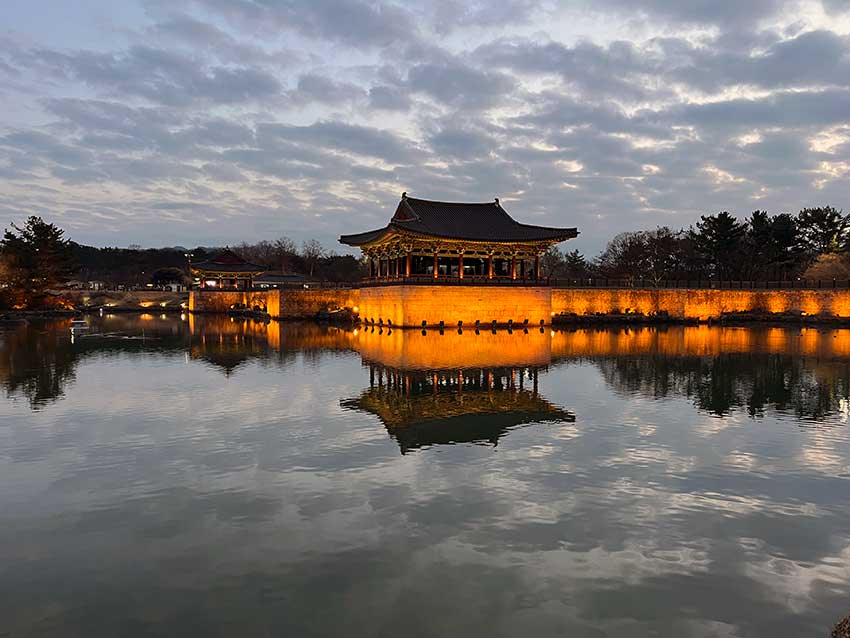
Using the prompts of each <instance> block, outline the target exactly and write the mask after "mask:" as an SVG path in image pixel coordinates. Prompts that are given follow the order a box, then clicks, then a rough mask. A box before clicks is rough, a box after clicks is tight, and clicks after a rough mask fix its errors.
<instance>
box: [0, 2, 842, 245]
mask: <svg viewBox="0 0 850 638" xmlns="http://www.w3.org/2000/svg"><path fill="white" fill-rule="evenodd" d="M841 5H842V3H835V2H828V1H827V2H826V3H825V4H824V7H825V8H826V9H827V10H829V11H832V12H833V13H831V14H830V16H831V17H830V18H828V19H826V18H824V15H825V14H824V13H823V11H821V9H820V8H818V7H817V6H816V5H815V0H805V2H802V1H801V2H797V0H793V1H792V0H788V1H787V2H786V1H784V0H754V1H753V2H749V3H731V2H725V3H718V2H709V1H708V0H706V1H705V2H703V1H699V2H690V3H685V2H673V1H672V0H671V1H666V0H639V1H638V2H626V1H625V0H600V2H594V3H590V2H584V0H582V2H581V3H573V4H571V5H570V6H569V7H568V8H566V9H565V8H564V7H562V6H557V5H556V4H555V3H538V2H531V1H529V0H509V1H508V2H495V0H476V1H474V2H469V3H468V2H458V1H456V0H436V1H434V2H429V3H425V4H422V3H420V4H415V3H407V2H401V1H398V2H396V1H385V2H367V1H366V0H343V1H342V2H339V1H333V2H332V1H331V0H317V1H316V2H309V3H307V2H303V1H301V0H274V1H270V0H269V1H267V0H237V1H232V0H170V1H168V2H165V0H144V2H143V5H141V9H140V11H139V15H142V16H143V18H132V19H130V18H127V19H126V20H125V21H124V22H123V23H121V24H116V25H115V26H114V28H113V29H112V30H110V31H108V32H107V31H106V30H102V31H101V32H102V33H103V36H104V37H103V38H102V39H101V40H99V41H98V42H96V43H89V42H88V41H87V40H86V39H85V38H84V37H83V36H82V35H80V34H82V33H87V32H86V31H84V30H83V27H82V22H81V23H80V24H69V25H67V28H66V29H64V32H65V33H67V34H68V37H66V38H64V39H56V38H50V39H48V38H47V37H46V36H44V35H43V34H39V33H38V32H36V31H31V30H30V31H28V30H27V28H26V22H25V21H24V20H21V21H20V23H19V25H18V26H16V25H15V24H14V23H15V20H14V16H13V18H12V21H11V27H10V30H9V31H7V32H6V33H5V34H4V35H3V36H1V37H0V74H2V77H3V78H4V80H5V81H4V82H3V83H2V84H3V86H2V88H1V89H0V92H2V96H3V103H4V106H6V105H8V106H9V107H10V108H9V109H7V110H8V112H9V113H10V114H11V115H10V117H8V118H7V123H6V124H5V126H3V125H2V124H0V127H2V128H0V175H2V176H3V180H2V183H1V184H0V205H2V206H4V207H6V208H8V207H9V206H10V202H12V203H14V208H15V210H18V211H20V213H21V214H25V213H28V212H36V213H38V214H41V213H49V212H50V211H51V210H57V211H60V210H61V211H69V212H68V213H67V214H66V215H65V216H64V217H63V220H62V221H65V222H69V228H73V231H74V234H75V239H78V240H81V241H92V242H99V241H101V239H99V238H102V237H103V233H104V232H105V231H104V227H103V223H102V222H101V221H99V220H101V219H102V218H101V217H98V215H105V216H109V218H110V220H111V221H110V222H109V224H110V231H109V232H110V235H109V237H110V238H111V237H113V235H112V234H111V233H113V232H120V229H121V228H127V229H129V228H132V229H133V232H134V233H137V234H139V235H140V239H142V240H144V241H150V242H151V243H181V244H184V245H190V244H192V243H194V242H195V236H194V235H193V233H201V234H203V235H204V237H205V241H208V240H209V238H210V237H211V236H212V235H213V234H215V233H219V234H220V236H221V238H222V241H231V240H232V237H231V236H230V231H227V230H224V229H226V228H232V224H231V220H232V219H233V216H234V215H238V216H240V219H243V220H256V221H255V222H251V223H244V224H240V227H239V228H240V232H244V233H245V234H246V236H245V237H244V239H246V240H251V239H261V238H262V236H260V235H259V233H261V232H267V231H268V232H273V233H280V232H283V230H284V229H287V230H288V232H290V231H291V232H292V233H293V234H295V235H297V236H298V238H299V239H304V238H308V237H309V236H310V235H312V234H316V235H317V236H318V237H320V239H322V241H324V242H325V243H326V244H329V245H333V242H334V241H335V238H336V236H338V235H339V234H340V233H344V232H356V231H359V230H363V227H368V226H370V225H373V224H376V223H377V224H380V223H383V222H385V221H386V216H387V214H388V213H389V211H388V209H389V208H391V207H392V205H393V203H394V201H395V199H396V198H397V196H398V193H399V192H401V191H402V190H408V191H410V192H415V193H417V194H418V195H420V196H423V197H433V198H446V199H454V200H463V199H475V200H479V199H483V200H489V199H490V198H492V197H495V196H500V197H501V198H502V199H503V201H505V202H511V210H512V212H515V213H516V214H517V216H518V217H520V218H522V219H524V220H526V221H530V222H536V223H544V224H551V225H578V226H579V227H580V228H581V230H582V234H581V236H580V237H579V239H578V240H576V241H573V242H571V244H572V245H573V246H575V247H577V248H580V249H582V250H586V251H587V252H590V253H594V252H596V250H598V249H599V248H601V246H602V245H604V243H605V242H606V241H607V239H609V236H610V234H611V231H610V229H611V228H612V227H615V228H618V229H623V230H628V229H635V228H642V227H652V226H654V225H656V224H659V223H662V224H665V225H671V226H674V227H678V226H687V225H688V224H690V223H692V222H693V220H694V219H696V218H698V216H699V214H701V213H704V212H706V211H710V210H719V209H730V210H733V211H738V212H741V213H742V214H747V213H749V211H750V210H751V209H752V208H754V207H758V208H767V209H769V210H788V209H792V210H793V209H795V208H797V207H801V206H803V205H805V204H807V203H811V202H817V203H832V204H834V205H836V206H839V207H842V206H843V207H844V208H850V205H848V204H847V203H846V201H847V199H848V197H850V184H849V183H848V180H847V179H846V175H847V171H846V163H847V162H848V157H850V151H848V148H850V135H848V134H847V133H846V131H847V130H848V128H850V115H848V114H850V38H848V35H847V33H846V29H845V28H844V26H843V25H844V22H843V19H844V18H843V15H842V13H841V12H840V11H839V10H840V9H841V8H842V6H841ZM81 11H83V13H84V9H81ZM84 17H85V16H84V15H83V14H81V17H80V20H81V21H82V20H83V19H84ZM88 17H89V18H92V19H91V20H90V22H89V23H87V24H99V23H97V22H96V21H95V20H94V19H93V16H88ZM116 20H118V21H119V22H120V21H121V18H116ZM16 28H18V29H20V31H15V29H16ZM97 28H100V29H103V27H97ZM71 36H74V37H71ZM127 202H132V204H127ZM186 202H195V204H196V205H194V206H186V205H185V203H186ZM6 208H4V210H5V209H6ZM87 211H91V212H87ZM134 216H138V218H137V219H136V218H134ZM70 220H72V223H71V221H70ZM192 220H203V223H202V224H191V223H184V222H190V221H192ZM603 220H604V221H603ZM175 221H179V222H180V224H179V226H180V228H181V229H185V230H178V231H177V232H179V233H183V234H181V235H180V236H179V237H175V236H174V234H173V233H174V230H173V228H174V226H175V224H174V222H175ZM601 222H603V223H601ZM163 238H167V239H163Z"/></svg>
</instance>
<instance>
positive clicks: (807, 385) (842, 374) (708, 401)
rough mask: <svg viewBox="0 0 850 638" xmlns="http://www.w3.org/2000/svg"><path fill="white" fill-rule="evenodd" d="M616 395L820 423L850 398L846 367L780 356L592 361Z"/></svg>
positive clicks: (849, 373)
mask: <svg viewBox="0 0 850 638" xmlns="http://www.w3.org/2000/svg"><path fill="white" fill-rule="evenodd" d="M596 363H597V365H598V366H599V368H600V370H601V371H602V374H603V376H604V377H605V379H606V381H607V382H608V384H609V385H611V386H612V387H613V388H615V389H616V390H617V391H621V392H629V393H640V394H644V395H648V396H651V397H666V396H671V395H681V396H686V397H690V398H692V399H693V400H694V403H695V404H696V405H697V407H698V408H700V409H702V410H705V411H707V412H710V413H712V414H717V415H720V416H723V415H727V414H729V413H731V412H733V411H735V410H737V409H741V408H746V410H747V413H748V414H749V415H750V416H752V417H761V416H763V415H764V413H765V410H767V409H773V410H777V411H780V412H789V413H792V414H794V415H796V416H797V417H798V418H801V419H811V420H822V419H823V418H825V417H827V416H829V415H831V414H834V413H835V412H837V411H838V410H839V409H840V403H841V401H842V400H844V399H847V398H848V396H850V363H840V362H838V363H837V362H831V363H819V362H817V361H815V360H812V359H806V358H802V357H794V356H790V355H782V354H738V353H736V354H723V355H718V356H715V357H687V356H686V357H665V356H658V355H653V356H642V357H606V358H602V359H596Z"/></svg>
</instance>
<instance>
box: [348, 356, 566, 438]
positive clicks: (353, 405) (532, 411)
mask: <svg viewBox="0 0 850 638" xmlns="http://www.w3.org/2000/svg"><path fill="white" fill-rule="evenodd" d="M539 370H540V368H539V367H528V368H525V367H522V368H471V369H463V370H443V371H431V372H427V371H422V370H407V371H405V370H399V369H394V368H389V367H385V366H382V365H380V364H374V363H370V364H369V388H368V389H367V390H365V391H364V392H363V393H362V394H361V395H360V396H359V397H357V398H355V399H349V400H346V401H343V402H342V406H343V407H345V408H348V409H353V410H361V411H364V412H370V413H372V414H374V415H376V416H377V417H378V418H379V419H380V420H381V422H382V423H383V424H384V426H385V427H386V428H387V430H388V431H389V433H390V435H391V436H392V437H393V438H395V439H396V441H397V442H398V445H399V447H400V448H401V453H402V454H405V453H407V452H408V451H410V450H414V449H417V448H420V447H425V446H430V445H439V444H452V443H479V442H480V443H484V442H489V443H492V444H493V445H496V444H497V443H498V440H499V438H500V437H501V436H503V435H504V434H506V433H507V432H508V431H509V430H511V429H513V428H517V427H520V426H523V425H528V424H531V423H541V422H564V421H574V420H575V417H574V416H573V415H572V414H571V413H569V412H567V411H565V410H562V409H560V408H558V407H556V406H554V405H552V404H551V403H550V402H549V401H547V400H546V399H543V398H542V397H540V396H539V394H538V391H537V377H538V371H539Z"/></svg>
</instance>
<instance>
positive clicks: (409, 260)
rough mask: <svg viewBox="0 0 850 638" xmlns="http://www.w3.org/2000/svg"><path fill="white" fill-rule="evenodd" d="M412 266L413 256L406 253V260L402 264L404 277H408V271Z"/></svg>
mask: <svg viewBox="0 0 850 638" xmlns="http://www.w3.org/2000/svg"><path fill="white" fill-rule="evenodd" d="M412 265H413V255H411V254H410V253H409V252H408V253H407V258H406V259H405V264H404V276H405V277H410V270H411V267H412Z"/></svg>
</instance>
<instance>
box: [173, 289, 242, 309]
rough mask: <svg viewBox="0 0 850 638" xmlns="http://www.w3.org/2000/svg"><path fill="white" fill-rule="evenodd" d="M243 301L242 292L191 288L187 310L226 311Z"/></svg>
mask: <svg viewBox="0 0 850 638" xmlns="http://www.w3.org/2000/svg"><path fill="white" fill-rule="evenodd" d="M252 294H254V293H252ZM244 303H247V298H246V293H244V292H238V291H234V292H219V291H216V292H203V291H201V290H193V291H192V292H190V293H189V312H227V311H228V310H230V307H231V306H233V305H235V304H244Z"/></svg>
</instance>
